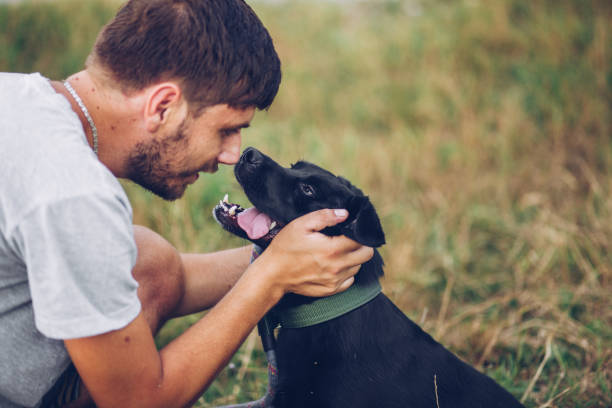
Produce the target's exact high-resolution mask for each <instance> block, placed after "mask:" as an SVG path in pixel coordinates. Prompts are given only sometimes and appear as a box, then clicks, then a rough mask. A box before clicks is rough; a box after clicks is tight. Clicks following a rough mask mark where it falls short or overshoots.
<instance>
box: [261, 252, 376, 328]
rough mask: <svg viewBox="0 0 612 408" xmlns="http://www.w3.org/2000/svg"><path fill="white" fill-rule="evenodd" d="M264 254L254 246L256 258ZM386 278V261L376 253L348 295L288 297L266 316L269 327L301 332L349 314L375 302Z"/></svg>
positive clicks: (363, 268) (363, 267) (346, 291)
mask: <svg viewBox="0 0 612 408" xmlns="http://www.w3.org/2000/svg"><path fill="white" fill-rule="evenodd" d="M262 251H263V250H262V249H261V248H259V247H257V246H254V249H253V256H254V257H257V256H258V255H259V254H260V253H261V252H262ZM381 274H382V258H381V257H380V255H379V254H378V251H375V254H374V257H373V258H372V259H371V260H370V261H368V262H366V263H365V264H363V265H362V268H361V270H360V271H359V273H357V275H356V276H355V283H354V284H353V285H352V286H351V287H350V288H348V289H347V290H345V291H344V292H340V293H337V294H335V295H332V296H327V297H323V298H310V297H305V296H299V295H294V294H289V295H286V296H285V297H284V298H283V299H282V300H281V301H280V302H279V303H278V304H277V305H276V306H275V307H274V308H273V309H272V310H271V311H270V312H268V314H267V315H266V320H267V322H266V323H267V325H269V326H271V327H272V328H274V327H277V326H279V325H280V327H282V328H286V329H297V328H303V327H308V326H314V325H315V324H319V323H323V322H326V321H329V320H332V319H335V318H337V317H339V316H342V315H344V314H346V313H349V312H351V311H353V310H355V309H357V308H358V307H360V306H363V305H364V304H366V303H368V302H369V301H370V300H372V299H374V298H375V297H376V296H377V295H378V294H379V293H380V292H381V291H382V288H381V286H380V282H379V281H378V278H379V276H380V275H381Z"/></svg>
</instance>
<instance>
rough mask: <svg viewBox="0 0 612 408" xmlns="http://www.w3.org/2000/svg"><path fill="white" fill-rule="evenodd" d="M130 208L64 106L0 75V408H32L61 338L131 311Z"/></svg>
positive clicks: (101, 328)
mask: <svg viewBox="0 0 612 408" xmlns="http://www.w3.org/2000/svg"><path fill="white" fill-rule="evenodd" d="M135 262H136V245H135V242H134V237H133V228H132V209H131V207H130V204H129V201H128V199H127V196H126V195H125V192H124V191H123V189H122V187H121V185H120V184H119V182H118V181H117V179H116V178H115V177H114V176H113V175H112V173H111V172H110V171H109V170H108V169H107V168H106V167H105V166H104V165H103V164H102V163H100V162H99V161H98V160H97V158H96V156H95V154H94V153H93V152H92V150H91V148H90V147H89V145H88V144H87V141H86V138H85V134H84V132H83V128H82V126H81V122H80V121H79V119H78V117H77V115H76V114H75V113H74V112H73V111H72V109H71V108H70V105H69V103H68V101H67V100H66V99H65V98H64V97H63V96H62V95H59V94H57V93H56V92H55V91H54V90H53V88H52V87H51V85H50V83H49V81H48V80H47V79H46V78H43V77H42V76H41V75H39V74H30V75H24V74H7V73H0V407H1V408H7V407H22V406H26V407H32V406H37V405H38V404H39V401H40V399H41V398H42V396H43V395H44V394H45V393H46V391H47V390H48V389H49V388H50V387H51V386H52V385H53V383H54V382H55V381H56V380H57V378H58V377H59V375H60V374H61V373H62V371H63V370H64V369H65V368H66V367H67V365H68V364H69V357H68V354H67V352H66V349H65V347H64V344H63V341H62V340H63V339H71V338H79V337H87V336H93V335H97V334H101V333H105V332H108V331H112V330H116V329H119V328H122V327H125V326H126V325H127V324H128V323H130V322H131V321H132V320H133V319H134V318H135V317H136V316H137V315H138V313H139V312H140V302H139V300H138V297H137V293H136V292H137V288H138V284H137V283H136V281H135V280H134V278H133V277H132V274H131V271H132V268H133V266H134V264H135Z"/></svg>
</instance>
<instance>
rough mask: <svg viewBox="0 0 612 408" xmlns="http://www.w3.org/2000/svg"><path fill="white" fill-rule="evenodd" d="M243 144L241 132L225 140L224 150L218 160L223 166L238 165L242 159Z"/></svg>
mask: <svg viewBox="0 0 612 408" xmlns="http://www.w3.org/2000/svg"><path fill="white" fill-rule="evenodd" d="M241 143H242V136H241V134H240V132H239V131H238V132H236V134H235V135H232V136H230V137H228V138H226V139H225V140H224V144H223V148H222V150H221V153H220V154H219V157H218V158H217V160H218V161H219V163H223V164H236V163H238V160H239V159H240V145H241Z"/></svg>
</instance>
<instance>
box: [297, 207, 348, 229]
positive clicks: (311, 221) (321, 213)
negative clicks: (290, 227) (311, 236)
mask: <svg viewBox="0 0 612 408" xmlns="http://www.w3.org/2000/svg"><path fill="white" fill-rule="evenodd" d="M304 217H305V218H306V220H305V221H306V227H307V228H308V229H309V230H310V231H321V230H322V229H324V228H326V227H331V226H334V225H336V224H338V223H340V222H342V221H344V220H346V218H347V217H348V211H346V210H345V209H335V210H330V209H325V210H318V211H314V212H311V213H310V214H306V215H305V216H304Z"/></svg>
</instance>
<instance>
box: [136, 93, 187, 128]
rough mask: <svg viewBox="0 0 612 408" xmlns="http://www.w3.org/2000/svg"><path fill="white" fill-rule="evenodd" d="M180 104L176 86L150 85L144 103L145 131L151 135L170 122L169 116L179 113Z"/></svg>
mask: <svg viewBox="0 0 612 408" xmlns="http://www.w3.org/2000/svg"><path fill="white" fill-rule="evenodd" d="M181 103H182V92H181V88H180V87H179V86H178V84H176V83H174V82H162V83H159V84H155V85H152V86H151V87H150V89H149V95H148V97H147V99H146V102H145V110H144V116H145V125H146V129H147V130H148V131H149V132H151V133H154V132H156V131H157V130H158V129H159V128H160V127H161V126H163V125H165V124H166V123H168V122H169V121H170V120H171V115H173V114H175V113H176V112H179V111H180V109H179V107H180V104H181ZM181 120H182V119H181Z"/></svg>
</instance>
